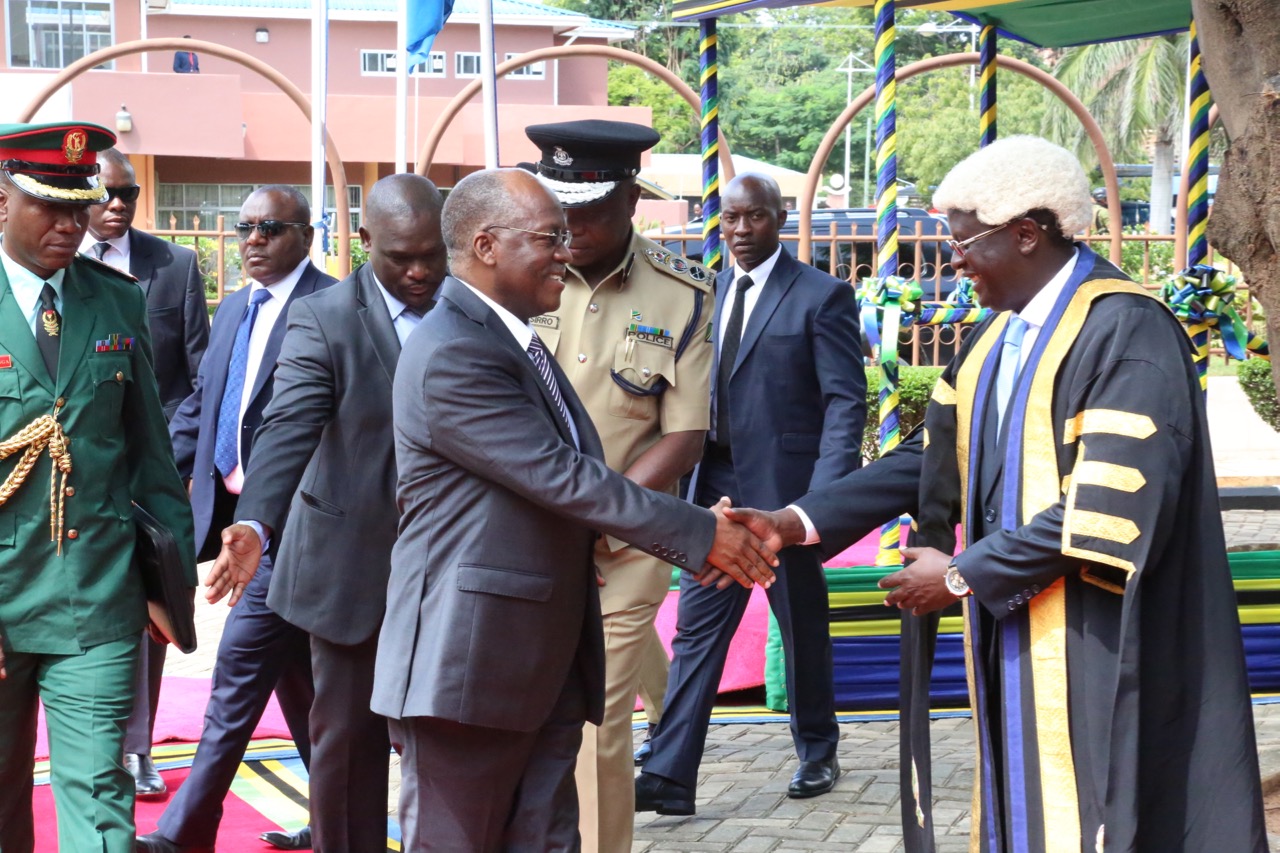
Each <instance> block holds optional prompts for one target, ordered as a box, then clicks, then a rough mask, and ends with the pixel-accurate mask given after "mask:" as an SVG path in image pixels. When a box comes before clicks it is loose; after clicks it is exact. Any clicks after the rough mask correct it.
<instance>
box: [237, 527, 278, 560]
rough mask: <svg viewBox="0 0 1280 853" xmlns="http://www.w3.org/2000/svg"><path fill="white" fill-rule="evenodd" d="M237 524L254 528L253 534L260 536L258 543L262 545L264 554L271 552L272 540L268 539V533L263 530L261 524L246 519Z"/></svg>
mask: <svg viewBox="0 0 1280 853" xmlns="http://www.w3.org/2000/svg"><path fill="white" fill-rule="evenodd" d="M236 524H244V525H247V526H249V527H252V528H253V532H254V533H256V534H258V541H259V542H261V543H262V553H264V554H265V553H267V551H269V550H271V540H270V539H269V538H268V537H267V531H266V530H265V529H264V528H263V526H262V523H261V522H258V521H251V520H249V519H244V520H242V521H237V522H236Z"/></svg>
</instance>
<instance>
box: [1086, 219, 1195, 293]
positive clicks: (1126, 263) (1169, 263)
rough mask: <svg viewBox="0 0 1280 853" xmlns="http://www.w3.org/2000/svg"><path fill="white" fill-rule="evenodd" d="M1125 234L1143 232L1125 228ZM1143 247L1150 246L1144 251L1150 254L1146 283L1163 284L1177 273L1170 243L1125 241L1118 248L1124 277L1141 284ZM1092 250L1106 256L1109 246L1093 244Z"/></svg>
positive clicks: (1165, 241) (1166, 241)
mask: <svg viewBox="0 0 1280 853" xmlns="http://www.w3.org/2000/svg"><path fill="white" fill-rule="evenodd" d="M1125 233H1130V234H1140V233H1144V232H1143V231H1142V229H1138V228H1126V229H1125ZM1144 246H1150V249H1148V250H1146V251H1149V252H1150V258H1149V260H1148V263H1149V264H1150V268H1149V269H1148V272H1147V278H1146V279H1145V281H1146V283H1147V284H1164V280H1165V279H1167V278H1168V277H1169V276H1171V275H1173V274H1174V273H1175V272H1178V270H1175V269H1174V268H1173V243H1172V242H1171V241H1168V240H1164V241H1159V242H1157V241H1155V240H1151V241H1146V240H1125V241H1124V242H1123V243H1121V247H1120V269H1122V270H1124V272H1125V275H1127V276H1129V277H1130V278H1132V279H1133V280H1134V281H1137V282H1143V281H1144V279H1143V276H1142V257H1143V251H1144V249H1143V247H1144ZM1094 250H1095V251H1098V252H1101V253H1102V254H1103V255H1106V253H1107V252H1108V251H1109V246H1108V244H1106V243H1097V244H1094Z"/></svg>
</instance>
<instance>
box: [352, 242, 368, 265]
mask: <svg viewBox="0 0 1280 853" xmlns="http://www.w3.org/2000/svg"><path fill="white" fill-rule="evenodd" d="M367 260H369V253H368V252H366V251H365V250H364V244H363V243H361V242H360V238H359V237H352V238H351V268H352V269H355V268H356V267H358V266H360V265H361V264H363V263H364V262H365V261H367Z"/></svg>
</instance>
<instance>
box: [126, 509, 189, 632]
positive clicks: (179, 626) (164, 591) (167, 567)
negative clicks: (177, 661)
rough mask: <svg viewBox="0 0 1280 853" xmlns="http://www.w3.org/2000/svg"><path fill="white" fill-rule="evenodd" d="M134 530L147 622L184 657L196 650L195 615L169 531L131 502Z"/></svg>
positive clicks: (135, 557) (176, 545) (180, 559)
mask: <svg viewBox="0 0 1280 853" xmlns="http://www.w3.org/2000/svg"><path fill="white" fill-rule="evenodd" d="M133 521H134V525H135V526H136V527H137V530H138V543H137V547H136V548H135V550H134V560H135V561H136V562H137V564H138V568H139V570H140V571H141V572H142V586H143V589H145V590H146V593H147V602H148V605H149V606H148V608H147V609H148V610H149V611H150V613H151V621H152V623H153V624H155V626H156V628H158V629H159V631H160V633H161V634H163V635H164V636H165V638H166V639H168V641H169V642H171V643H173V644H174V645H175V646H177V647H178V649H179V650H181V651H182V652H183V653H184V654H191V652H194V651H195V650H196V612H195V604H194V602H193V600H192V594H193V591H192V589H191V587H190V586H189V585H188V583H187V576H186V572H185V570H184V569H183V566H182V557H181V555H180V554H179V553H178V543H177V541H176V540H175V539H174V538H173V533H171V532H170V531H169V528H167V527H165V526H164V525H163V524H161V523H160V520H159V519H157V518H156V517H155V516H154V515H152V514H151V513H149V512H147V511H146V510H145V509H143V508H142V507H140V506H138V504H137V503H136V502H135V503H134V505H133Z"/></svg>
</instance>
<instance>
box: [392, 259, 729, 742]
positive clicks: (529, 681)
mask: <svg viewBox="0 0 1280 853" xmlns="http://www.w3.org/2000/svg"><path fill="white" fill-rule="evenodd" d="M551 363H552V366H553V367H552V369H553V370H554V371H555V375H556V380H557V383H558V384H559V386H560V391H561V393H562V394H563V396H564V401H565V404H566V406H567V407H568V409H569V412H570V414H571V416H572V417H573V420H574V423H575V425H576V426H577V429H578V434H579V443H580V447H581V449H580V450H579V449H578V448H575V446H574V444H573V443H572V438H571V434H570V432H569V429H568V427H567V425H565V423H564V420H563V418H561V417H560V415H559V414H558V412H557V410H556V408H555V403H554V401H553V400H552V398H551V395H550V393H549V392H548V391H547V389H546V386H545V385H544V384H543V382H542V380H541V378H540V377H539V376H538V374H537V372H536V370H535V368H534V366H533V363H532V361H531V360H530V359H529V356H528V354H527V353H525V352H524V350H522V349H521V348H520V346H519V344H517V343H516V341H515V339H514V338H513V337H512V336H511V333H510V332H509V331H508V330H507V328H506V327H505V326H504V325H503V323H502V320H501V318H499V317H498V316H497V315H496V314H495V313H494V312H493V311H492V310H491V309H490V308H489V307H488V306H487V305H486V304H485V303H484V302H483V301H481V300H480V299H479V298H477V297H476V295H475V294H474V293H472V292H471V291H470V290H468V289H467V287H466V286H465V285H463V284H462V283H461V282H458V281H457V280H455V279H452V278H448V279H445V282H444V284H443V285H442V287H441V290H440V296H439V302H438V304H437V306H436V308H435V309H434V310H433V311H431V312H430V313H429V314H428V315H427V316H426V317H425V318H424V319H423V321H422V324H421V325H420V326H419V327H418V329H417V330H416V331H415V332H414V333H413V336H412V337H411V338H410V339H409V340H408V342H407V343H406V345H405V348H404V352H403V353H402V354H401V356H400V364H399V368H398V369H397V372H396V380H395V390H394V391H393V395H392V396H393V407H394V412H395V424H394V425H395V440H396V461H397V463H398V464H399V471H400V482H399V486H398V489H397V501H398V503H399V506H400V512H401V517H400V538H399V539H398V540H397V541H396V545H395V549H394V550H393V551H392V554H391V582H390V585H389V587H388V591H387V614H386V619H385V621H384V623H383V626H382V633H381V635H380V639H379V645H378V664H377V672H376V678H375V681H374V692H373V710H374V711H376V712H378V713H380V714H383V715H386V716H388V717H394V718H403V717H414V716H429V717H440V718H443V719H448V720H454V721H458V722H462V723H467V724H471V725H477V726H489V727H494V728H501V729H507V730H514V731H533V730H536V729H538V728H539V727H541V726H542V725H543V724H544V722H545V721H546V720H547V718H548V716H549V715H550V713H551V710H552V707H553V705H554V704H555V701H556V699H557V697H559V695H560V693H561V690H562V689H563V688H564V686H565V684H566V681H567V679H568V678H569V677H570V672H571V668H576V669H577V671H578V673H579V674H580V677H581V678H582V681H583V684H584V686H585V689H586V696H587V709H586V719H588V720H590V721H592V722H599V720H600V715H601V713H602V709H603V698H604V686H603V685H604V638H603V632H602V627H601V616H600V599H599V591H598V589H597V587H596V579H595V572H594V569H593V564H592V559H591V555H592V546H593V544H594V542H595V539H596V536H597V535H598V534H597V532H596V531H601V532H603V533H607V534H609V535H612V536H617V537H618V538H619V539H622V540H624V541H626V542H630V543H632V544H635V545H637V546H638V547H640V548H641V549H642V550H645V551H647V552H649V553H651V554H654V555H655V556H661V557H664V558H666V559H670V560H671V561H672V562H674V563H676V564H678V565H681V566H683V567H686V568H694V569H696V568H700V567H701V566H702V564H703V562H704V561H705V560H706V557H707V554H708V552H709V550H710V547H711V543H712V540H713V538H714V535H715V521H714V518H713V517H712V515H711V514H710V513H709V512H707V511H706V510H702V509H698V508H696V507H693V506H691V505H689V504H687V503H684V502H682V501H680V500H678V499H676V498H674V497H671V496H669V495H664V494H659V493H657V492H651V491H649V490H647V489H643V488H641V487H639V486H637V485H635V484H634V483H632V482H630V481H629V480H626V479H625V478H623V477H622V476H621V475H619V474H616V473H614V472H613V471H610V470H609V468H608V467H607V466H606V465H605V464H604V453H603V450H602V449H601V446H600V440H599V437H598V436H597V434H596V431H595V427H594V426H592V423H591V418H590V416H589V415H588V414H587V412H586V409H584V408H583V407H582V404H581V402H580V401H579V400H578V398H577V395H576V394H574V392H573V388H572V387H571V386H570V384H569V382H568V380H567V379H566V378H565V376H564V374H563V373H562V372H560V370H559V368H558V367H555V362H554V360H553V361H552V362H551Z"/></svg>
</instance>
